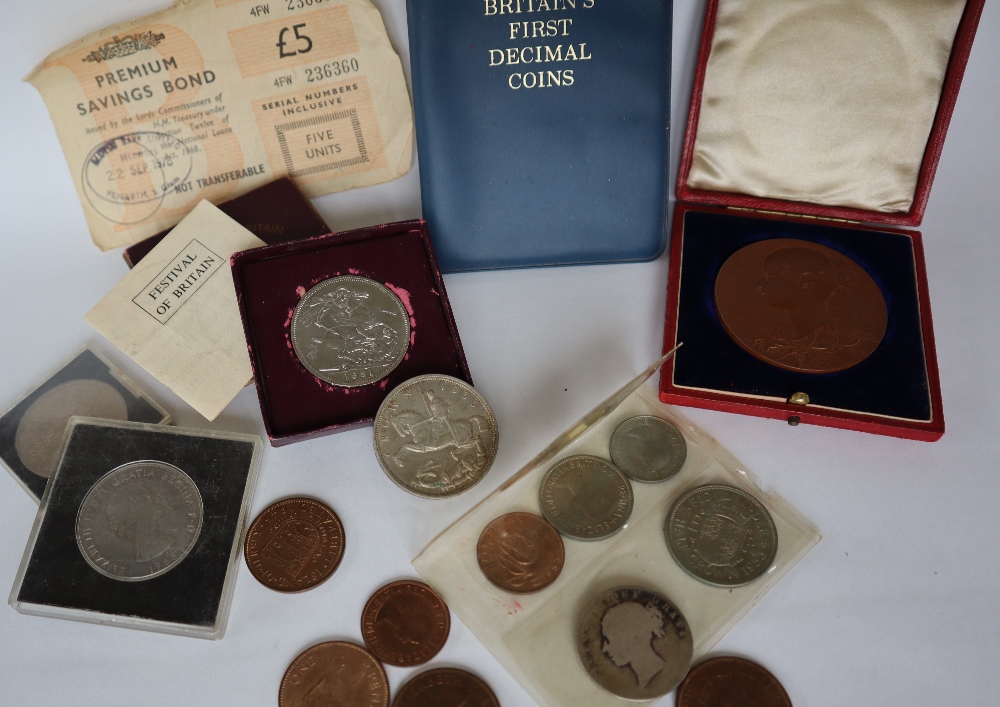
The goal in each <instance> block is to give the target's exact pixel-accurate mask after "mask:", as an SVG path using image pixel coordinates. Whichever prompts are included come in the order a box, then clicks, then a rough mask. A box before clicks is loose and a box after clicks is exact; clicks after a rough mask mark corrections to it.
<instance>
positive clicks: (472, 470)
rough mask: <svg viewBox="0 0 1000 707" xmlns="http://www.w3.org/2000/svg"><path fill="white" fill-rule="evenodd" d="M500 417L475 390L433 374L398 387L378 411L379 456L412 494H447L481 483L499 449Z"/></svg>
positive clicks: (377, 447)
mask: <svg viewBox="0 0 1000 707" xmlns="http://www.w3.org/2000/svg"><path fill="white" fill-rule="evenodd" d="M498 440H499V437H498V434H497V423H496V418H494V417H493V411H492V410H491V409H490V406H489V405H488V404H487V403H486V401H485V400H483V397H482V396H481V395H480V394H479V393H477V392H476V391H475V389H474V388H473V387H472V386H471V385H469V384H468V383H466V382H465V381H462V380H459V379H458V378H452V377H451V376H444V375H437V374H431V375H426V376H418V377H416V378H411V379H410V380H408V381H406V382H405V383H402V384H401V385H399V386H397V387H396V388H395V389H393V391H392V392H391V393H389V396H388V397H387V398H386V399H385V400H384V401H383V402H382V405H381V406H380V407H379V409H378V413H377V414H376V415H375V456H376V457H377V458H378V461H379V464H381V465H382V469H383V470H385V473H386V474H387V475H388V476H389V478H390V479H392V480H393V481H394V482H396V483H397V484H398V485H399V486H401V487H402V488H404V489H406V490H407V491H409V492H410V493H414V494H416V495H418V496H424V497H426V498H444V497H447V496H454V495H456V494H459V493H462V492H463V491H467V490H468V489H470V488H472V487H473V486H475V485H476V484H477V483H478V482H479V480H480V479H482V478H483V476H485V475H486V472H487V471H489V469H490V467H491V466H492V465H493V459H494V458H495V457H496V453H497V442H498Z"/></svg>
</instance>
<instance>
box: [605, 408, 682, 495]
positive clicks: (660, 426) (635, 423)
mask: <svg viewBox="0 0 1000 707" xmlns="http://www.w3.org/2000/svg"><path fill="white" fill-rule="evenodd" d="M685 459H687V442H685V441H684V435H682V434H681V431H680V430H679V429H677V425H675V424H674V423H672V422H669V421H667V420H664V419H663V418H662V417H656V416H654V415H639V416H638V417H631V418H629V419H627V420H625V422H623V423H621V424H620V425H618V427H617V428H615V431H614V434H612V435H611V461H613V462H614V463H615V466H617V467H618V468H619V469H621V470H622V471H624V472H625V474H626V475H627V476H628V477H629V478H630V479H635V480H636V481H643V482H646V483H651V482H657V481H666V480H667V479H669V478H671V477H672V476H674V475H675V474H676V473H677V472H678V471H680V470H681V467H682V466H684V460H685Z"/></svg>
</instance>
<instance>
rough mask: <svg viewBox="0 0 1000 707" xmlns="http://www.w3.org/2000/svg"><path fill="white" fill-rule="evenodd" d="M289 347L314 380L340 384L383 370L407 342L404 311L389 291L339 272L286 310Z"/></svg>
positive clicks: (364, 380) (364, 381)
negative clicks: (289, 325)
mask: <svg viewBox="0 0 1000 707" xmlns="http://www.w3.org/2000/svg"><path fill="white" fill-rule="evenodd" d="M291 336H292V349H293V350H294V351H295V355H296V356H297V357H298V359H299V361H301V362H302V365H303V366H305V367H306V369H308V370H309V372H310V373H312V374H313V375H314V376H316V377H317V378H319V379H320V380H323V381H326V382H327V383H330V384H332V385H337V386H341V387H345V388H355V387H359V386H363V385H368V384H369V383H374V382H375V381H377V380H381V379H382V378H385V377H386V376H387V375H389V374H390V373H391V372H392V371H393V370H394V369H395V368H396V366H398V365H399V364H400V362H401V361H402V360H403V358H404V357H405V356H406V351H407V349H408V348H409V345H410V315H409V314H408V313H407V311H406V307H404V306H403V303H402V301H400V299H399V297H397V296H396V295H395V294H394V293H393V292H392V290H390V289H389V288H388V287H386V286H385V285H383V284H382V283H380V282H376V281H375V280H372V279H370V278H367V277H359V276H356V275H345V276H342V277H332V278H330V279H329V280H324V281H323V282H321V283H319V284H318V285H316V286H315V287H313V288H312V289H310V290H309V291H308V292H306V294H305V295H304V296H303V297H302V299H301V300H300V301H299V303H298V305H297V306H296V307H295V312H294V313H293V314H292V330H291Z"/></svg>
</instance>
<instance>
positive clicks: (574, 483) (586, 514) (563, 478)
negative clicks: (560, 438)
mask: <svg viewBox="0 0 1000 707" xmlns="http://www.w3.org/2000/svg"><path fill="white" fill-rule="evenodd" d="M538 500H539V505H540V506H541V507H542V515H544V516H545V518H546V520H548V521H549V522H550V523H552V525H554V526H555V527H556V530H558V531H559V532H560V533H562V534H563V535H565V536H567V537H570V538H574V539H576V540H603V539H604V538H607V537H610V536H611V535H614V534H615V533H617V532H618V531H619V530H621V529H622V528H624V527H625V523H626V522H628V519H629V516H631V515H632V503H633V500H634V499H633V495H632V485H631V484H629V482H628V478H626V476H625V474H623V473H622V472H621V471H619V470H618V469H617V468H616V467H615V466H614V465H613V464H612V463H611V462H609V461H607V460H605V459H601V458H600V457H593V456H589V455H584V454H581V455H577V456H573V457H567V458H566V459H563V460H562V461H561V462H559V463H558V464H556V465H555V466H553V467H552V468H551V469H549V470H548V471H547V472H546V473H545V477H544V478H543V479H542V485H541V488H539V490H538Z"/></svg>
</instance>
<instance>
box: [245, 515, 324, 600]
mask: <svg viewBox="0 0 1000 707" xmlns="http://www.w3.org/2000/svg"><path fill="white" fill-rule="evenodd" d="M243 556H244V559H246V563H247V567H249V568H250V573H251V574H252V575H253V576H254V577H255V578H256V579H257V581H258V582H260V583H261V584H263V585H264V586H265V587H268V588H269V589H273V590H275V591H278V592H304V591H305V590H307V589H312V588H313V587H316V586H318V585H320V584H322V583H323V582H325V581H326V580H327V579H329V578H330V575H332V574H333V573H334V571H335V570H336V569H337V567H338V565H340V561H341V559H343V557H344V526H343V525H341V523H340V518H338V517H337V514H336V513H334V512H333V511H332V510H331V509H330V508H329V507H327V506H326V505H324V504H322V503H320V502H319V501H314V500H313V499H311V498H289V499H287V500H284V501H278V502H277V503H274V504H272V505H270V506H268V507H267V508H265V509H264V510H263V511H261V514H260V515H259V516H257V518H256V520H254V522H253V523H251V524H250V530H248V531H247V539H246V543H245V546H244V553H243Z"/></svg>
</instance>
